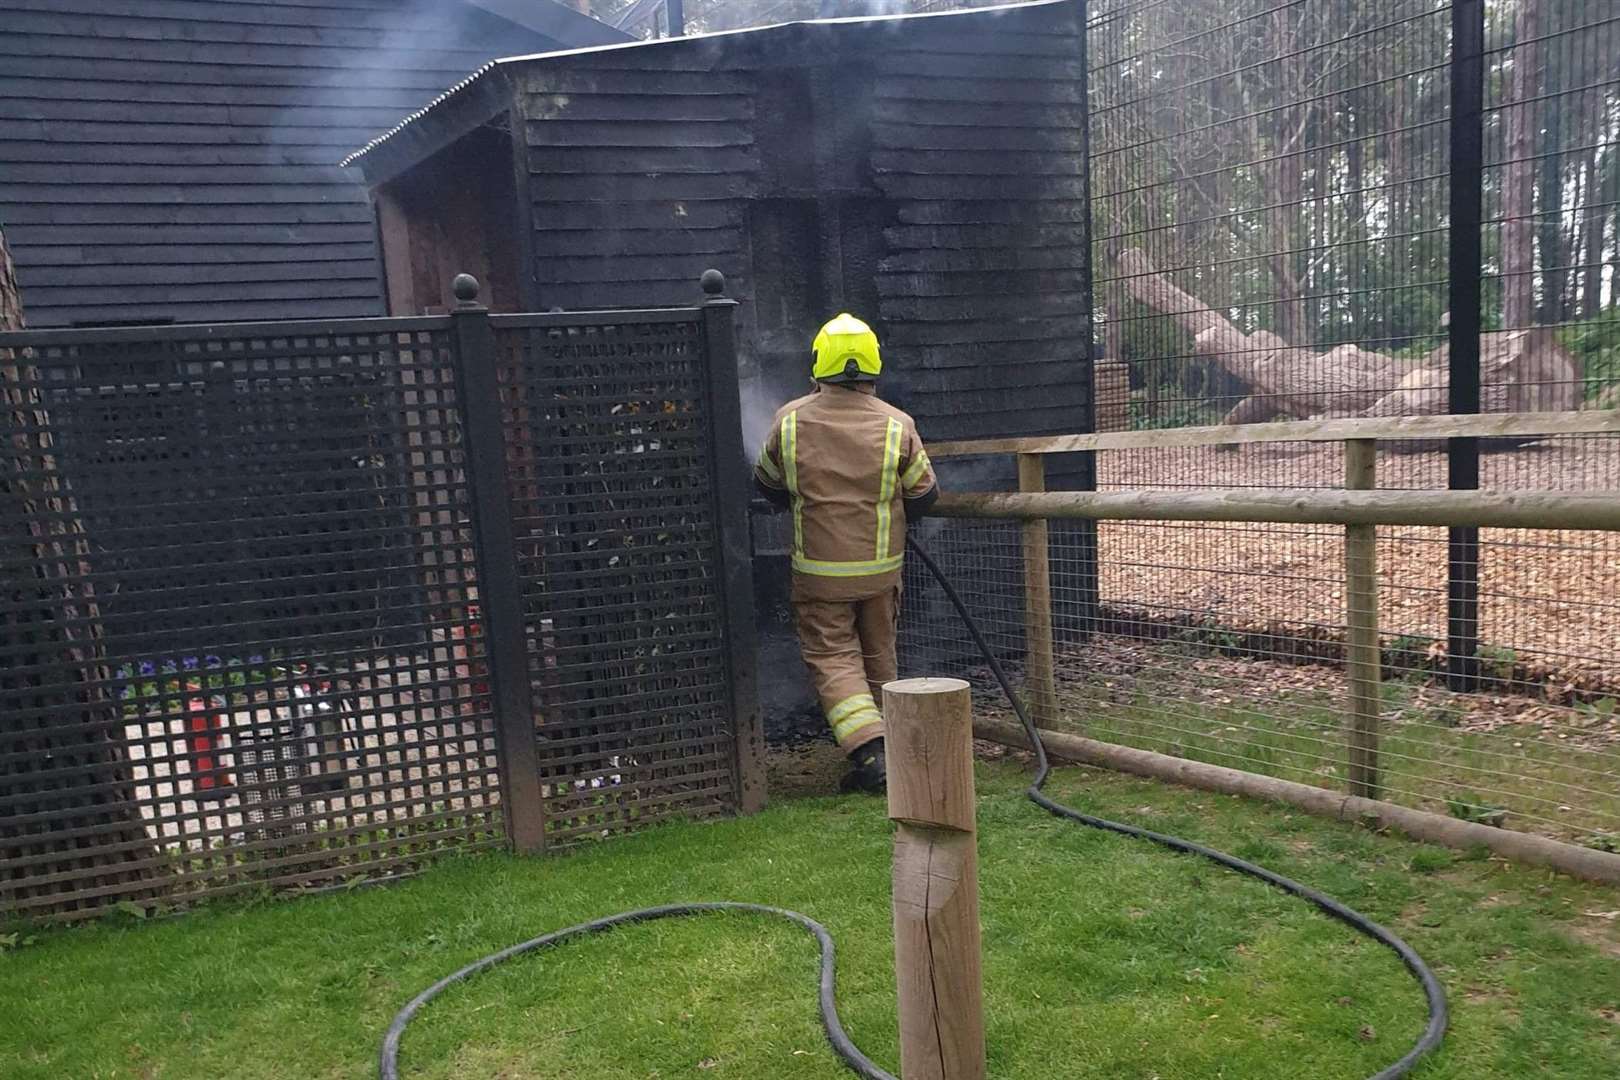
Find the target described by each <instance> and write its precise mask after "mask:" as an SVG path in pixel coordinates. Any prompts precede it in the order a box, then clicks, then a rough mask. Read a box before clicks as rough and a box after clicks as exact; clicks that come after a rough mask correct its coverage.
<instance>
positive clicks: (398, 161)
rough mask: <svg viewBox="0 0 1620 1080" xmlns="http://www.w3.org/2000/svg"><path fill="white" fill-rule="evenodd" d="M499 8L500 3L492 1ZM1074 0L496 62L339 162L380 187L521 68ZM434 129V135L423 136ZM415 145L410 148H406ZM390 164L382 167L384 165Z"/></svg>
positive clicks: (475, 118) (495, 106)
mask: <svg viewBox="0 0 1620 1080" xmlns="http://www.w3.org/2000/svg"><path fill="white" fill-rule="evenodd" d="M491 2H494V0H491ZM1073 2H1074V0H1034V2H1026V3H1017V2H1014V3H1009V4H1001V5H996V6H991V7H981V8H973V9H969V10H958V11H930V12H920V13H916V14H906V15H871V16H852V17H846V18H838V19H808V20H802V21H797V22H786V23H773V24H770V25H767V26H754V27H747V28H745V29H741V30H725V31H720V32H717V33H712V34H691V35H688V36H685V37H676V38H657V39H654V40H650V41H630V42H621V43H615V44H606V45H592V46H586V47H583V48H575V49H563V50H558V51H555V52H544V53H530V54H527V55H522V56H508V57H502V58H500V59H497V60H491V61H490V62H489V63H487V64H485V65H484V66H483V67H481V68H479V69H478V70H477V71H475V72H473V73H472V74H471V75H469V76H468V77H467V78H465V79H463V80H462V81H461V82H459V83H457V84H456V85H454V86H452V87H451V88H450V89H448V90H446V91H445V92H444V93H442V94H440V95H439V96H438V97H436V98H434V99H433V100H432V101H430V102H428V104H427V105H425V106H423V107H422V108H421V109H418V110H417V111H416V112H413V113H411V114H410V115H409V116H407V117H405V118H404V119H403V120H401V121H400V122H399V123H398V124H396V125H395V126H394V127H392V128H391V129H389V130H388V131H386V132H384V133H383V134H381V135H379V136H377V138H375V139H372V140H371V141H370V142H368V143H366V145H364V146H362V147H361V148H360V149H358V150H356V151H354V152H353V153H351V154H349V155H348V156H347V157H345V158H343V160H342V161H340V162H339V164H340V165H343V166H351V165H353V166H358V167H359V168H360V170H361V171H362V172H363V173H364V174H365V176H366V179H367V180H368V181H370V182H372V183H380V182H382V181H384V180H387V179H389V178H390V177H391V176H393V175H397V174H398V173H399V172H402V171H403V170H404V169H405V168H408V167H409V166H410V165H411V164H413V163H414V162H415V161H419V160H421V159H422V158H424V157H427V156H428V155H429V154H431V153H433V152H435V151H437V150H439V149H441V148H442V147H443V146H444V145H445V144H446V143H448V142H450V141H452V140H454V139H455V138H459V137H460V136H461V135H463V134H465V133H466V132H467V131H469V130H471V129H472V128H475V127H478V126H479V125H481V124H483V123H485V122H486V121H488V120H489V119H490V118H491V117H493V116H495V115H497V114H499V113H500V112H502V111H504V110H505V109H506V108H507V107H508V103H509V102H508V97H507V94H506V87H505V85H504V83H503V81H502V80H503V73H504V72H505V71H507V70H510V69H511V68H513V67H515V66H521V65H526V64H535V63H547V62H557V61H561V60H564V59H566V58H568V57H575V56H583V55H591V54H602V53H613V52H627V51H631V50H638V49H644V50H654V49H658V50H677V49H688V50H689V49H713V48H715V46H716V44H717V43H724V42H730V41H739V40H743V39H748V40H750V41H752V40H764V41H769V40H770V39H772V38H776V37H780V38H787V37H788V36H790V35H793V34H818V33H819V34H839V33H841V32H842V30H841V28H845V27H857V26H874V25H886V26H893V27H899V26H901V25H903V24H906V23H918V22H922V21H924V20H936V19H945V20H953V19H968V18H986V17H995V16H997V15H1000V14H1002V13H1005V12H1010V11H1020V10H1027V9H1030V8H1045V7H1053V6H1057V5H1060V4H1068V3H1073ZM422 128H432V130H431V131H425V130H419V129H422ZM405 144H410V145H405ZM383 158H386V159H388V160H386V161H382V160H379V159H383Z"/></svg>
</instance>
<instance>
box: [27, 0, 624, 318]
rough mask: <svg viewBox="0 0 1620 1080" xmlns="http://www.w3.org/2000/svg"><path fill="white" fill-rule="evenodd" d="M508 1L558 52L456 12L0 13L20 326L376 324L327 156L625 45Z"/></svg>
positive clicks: (349, 203) (370, 290)
mask: <svg viewBox="0 0 1620 1080" xmlns="http://www.w3.org/2000/svg"><path fill="white" fill-rule="evenodd" d="M492 6H499V5H492ZM527 6H528V8H529V9H530V10H531V11H534V12H540V13H542V14H548V13H549V16H550V17H552V18H553V19H554V20H555V21H558V22H559V25H560V29H559V30H558V34H559V35H561V38H562V40H559V37H554V36H549V35H547V34H543V33H539V32H536V31H534V30H531V29H527V28H525V27H523V26H519V25H516V24H515V23H513V22H510V21H508V20H506V19H503V18H500V17H497V16H495V15H492V14H490V13H488V12H486V11H484V10H481V9H480V8H479V7H477V6H475V5H474V4H473V3H469V2H463V0H276V2H273V3H263V2H259V0H0V224H3V225H4V226H5V227H6V229H7V233H8V236H9V238H10V240H11V244H12V249H13V254H14V256H15V258H16V261H17V266H18V275H19V277H20V279H21V282H22V288H23V296H24V300H25V302H26V303H27V306H28V311H29V318H30V321H31V322H32V323H33V324H34V325H35V326H36V327H47V326H60V325H67V324H72V323H107V322H162V321H219V320H240V319H269V318H312V317H319V316H347V315H366V314H376V313H379V312H380V311H381V309H382V302H381V288H380V285H379V275H378V266H377V256H376V241H375V230H374V225H373V219H372V213H371V208H370V206H369V205H368V201H367V197H366V192H365V189H364V188H363V187H362V186H360V185H357V184H356V183H354V180H353V178H352V177H350V176H348V175H346V174H345V173H344V172H343V170H341V169H339V168H337V167H336V163H337V161H338V159H339V158H341V157H342V156H343V154H344V153H345V152H346V151H347V150H349V149H352V148H353V147H354V146H356V145H359V144H360V143H362V142H364V141H365V140H366V139H368V138H370V137H371V136H372V135H374V134H376V133H377V132H379V131H382V130H385V129H386V128H388V127H389V126H390V125H392V124H393V123H394V122H396V121H397V120H398V119H399V117H400V116H401V115H402V114H404V113H407V112H409V111H411V110H412V109H416V108H419V107H420V106H422V105H423V104H424V103H426V102H427V101H429V100H430V99H432V98H433V97H434V96H435V94H437V93H439V92H440V91H442V90H443V89H444V88H445V87H448V86H450V85H451V84H453V83H455V82H457V81H458V80H460V79H463V78H465V77H466V76H467V75H468V74H469V73H470V72H472V71H474V70H476V69H477V68H478V67H479V66H480V65H482V64H484V63H485V62H486V61H488V60H489V59H490V58H491V57H494V56H498V55H510V54H512V53H515V52H539V51H544V50H547V49H555V48H560V47H563V46H564V45H579V44H587V43H596V42H602V41H610V40H617V39H620V38H622V37H623V35H619V34H618V33H617V32H616V31H613V30H611V29H609V28H608V27H606V26H602V25H601V24H597V23H594V22H592V21H591V20H589V19H585V18H583V17H582V16H577V15H575V14H574V13H572V12H564V11H563V9H561V8H560V7H557V6H556V5H555V4H553V3H552V0H532V3H530V4H528V5H527ZM553 8H555V9H556V10H555V11H552V10H551V9H553ZM558 13H561V14H558Z"/></svg>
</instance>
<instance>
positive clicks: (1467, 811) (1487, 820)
mask: <svg viewBox="0 0 1620 1080" xmlns="http://www.w3.org/2000/svg"><path fill="white" fill-rule="evenodd" d="M1446 809H1447V810H1448V811H1449V812H1450V813H1451V816H1452V817H1454V818H1456V819H1458V820H1459V821H1471V822H1473V823H1474V824H1476V825H1494V826H1495V827H1496V828H1498V829H1500V828H1501V827H1502V826H1503V825H1504V824H1505V823H1506V822H1507V814H1508V812H1507V807H1505V806H1496V805H1495V804H1493V803H1490V802H1487V801H1485V800H1484V799H1482V798H1481V797H1480V796H1478V795H1475V794H1474V793H1473V792H1471V791H1464V792H1461V793H1459V794H1457V795H1453V796H1451V797H1450V798H1448V799H1446Z"/></svg>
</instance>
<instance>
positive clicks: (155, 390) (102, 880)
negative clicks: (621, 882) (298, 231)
mask: <svg viewBox="0 0 1620 1080" xmlns="http://www.w3.org/2000/svg"><path fill="white" fill-rule="evenodd" d="M449 327H450V322H449V320H448V319H417V320H391V321H385V320H369V321H357V322H343V323H309V324H295V323H288V324H266V325H242V326H201V327H174V328H167V329H163V328H156V329H154V328H142V329H138V330H137V329H131V330H110V331H109V330H103V331H55V332H39V333H24V334H14V335H9V336H7V337H5V338H4V339H3V340H0V350H3V351H0V356H3V357H5V358H6V359H5V360H4V363H3V371H4V390H5V400H6V406H7V420H8V426H7V435H8V443H7V447H6V449H7V451H8V453H7V455H6V457H5V458H4V459H3V464H4V466H5V471H4V475H3V477H0V498H3V499H4V502H5V506H4V511H5V512H4V515H3V520H4V531H3V534H0V536H3V542H4V550H3V552H0V579H3V585H4V589H3V591H0V672H3V674H0V717H3V724H0V912H4V913H6V914H15V915H21V916H34V915H47V914H71V915H75V916H83V915H86V914H91V913H94V912H96V911H100V910H103V909H106V908H108V907H112V906H115V905H117V904H119V903H120V902H124V901H130V900H135V901H141V902H145V901H147V900H149V899H154V898H155V899H157V900H159V901H172V900H180V899H194V898H198V897H202V896H206V895H218V894H224V893H230V892H233V891H238V890H241V889H245V888H250V887H258V886H260V885H262V884H264V883H267V882H269V883H276V884H280V885H317V884H322V883H327V882H338V881H343V880H346V879H349V878H351V877H353V876H355V875H368V876H376V875H380V874H387V873H393V872H397V871H400V870H402V869H406V868H409V867H410V866H412V865H414V864H416V863H417V862H419V861H420V860H421V859H422V858H423V857H424V856H426V855H427V854H428V853H430V852H431V851H433V850H435V849H437V848H440V847H443V846H446V845H452V844H453V845H456V846H467V845H474V846H476V845H481V844H488V843H495V842H498V841H499V840H500V839H501V831H500V815H499V808H498V806H497V801H498V782H497V771H496V758H495V742H494V737H493V732H494V726H493V722H492V719H491V709H490V702H489V698H488V694H487V692H486V691H485V690H484V688H483V686H482V683H481V681H480V678H479V675H478V670H477V668H478V637H477V634H476V632H475V631H473V628H474V627H475V626H476V625H477V623H476V622H475V621H474V619H473V618H472V612H471V610H470V609H469V606H468V600H469V597H468V595H467V582H468V578H469V577H470V570H471V554H470V540H469V534H468V529H467V521H468V516H469V498H468V492H467V489H466V485H465V483H464V481H463V478H462V462H461V450H460V442H461V430H460V421H459V419H458V413H457V407H458V403H457V401H456V392H455V385H454V378H453V374H452V372H453V366H452V355H451V338H450V331H449Z"/></svg>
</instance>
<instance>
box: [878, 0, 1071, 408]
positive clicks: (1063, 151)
mask: <svg viewBox="0 0 1620 1080" xmlns="http://www.w3.org/2000/svg"><path fill="white" fill-rule="evenodd" d="M1074 10H1075V9H1071V8H1060V9H1056V10H1055V11H1050V10H1049V11H1045V12H1030V13H1018V15H1016V16H1014V15H1009V17H1008V18H1009V19H1013V18H1022V19H1023V20H1024V21H1025V22H1026V24H1027V23H1028V22H1029V21H1030V19H1031V17H1038V18H1041V19H1044V20H1046V21H1047V23H1048V24H1049V25H1048V26H1047V31H1048V32H1046V33H1043V34H1041V35H1039V36H1033V35H1027V34H1024V33H1022V32H1019V31H1018V30H1016V29H1013V28H1012V26H1009V27H1008V28H1007V29H1005V30H997V31H996V32H993V33H989V34H985V33H974V32H972V31H971V30H969V29H967V28H965V27H964V28H961V29H958V28H955V27H953V26H952V25H951V24H949V23H944V24H940V28H939V29H929V30H927V31H926V32H924V33H920V34H917V35H913V36H911V37H908V38H906V39H905V40H904V41H903V42H901V43H899V44H898V45H897V47H895V48H892V49H889V50H886V51H885V52H883V53H882V54H880V55H879V56H878V58H877V73H878V75H877V83H876V108H875V112H874V115H875V116H876V117H877V119H878V122H877V123H875V125H874V136H875V141H874V148H873V153H872V170H873V173H874V175H875V178H876V183H877V186H878V187H879V188H880V189H881V190H882V191H883V192H884V194H885V195H886V196H887V197H888V198H889V199H890V200H891V201H892V202H893V204H894V205H895V208H896V216H897V217H898V219H899V224H898V225H896V226H895V227H892V228H890V229H888V230H887V232H886V234H885V239H886V241H887V254H886V256H885V258H884V259H883V261H882V263H881V266H880V272H879V274H878V276H877V285H878V291H879V294H880V296H881V302H880V310H881V312H882V321H883V325H884V327H885V329H886V330H887V332H888V336H887V340H886V345H887V349H888V355H889V357H890V358H891V362H892V363H893V364H894V367H895V368H896V369H897V371H898V376H899V377H898V380H897V381H898V382H899V384H900V385H899V386H898V389H899V392H900V394H901V396H902V397H903V398H904V401H905V404H906V407H907V408H908V409H909V410H910V411H911V412H912V414H913V415H914V416H915V417H916V418H917V422H918V426H919V429H920V430H921V431H922V434H923V436H924V438H927V439H935V440H938V439H959V438H976V437H981V436H990V435H1003V434H1013V433H1017V434H1031V435H1032V434H1040V433H1045V432H1063V431H1073V430H1076V429H1077V428H1078V426H1079V420H1080V416H1081V413H1082V410H1083V409H1084V407H1085V404H1086V400H1087V395H1088V393H1089V380H1088V379H1087V378H1086V377H1085V371H1084V365H1083V357H1084V350H1083V342H1084V332H1085V320H1086V308H1087V303H1088V297H1087V295H1086V290H1085V274H1086V270H1085V267H1086V258H1087V236H1086V227H1085V216H1086V215H1085V204H1084V202H1083V198H1084V191H1083V184H1082V179H1081V172H1080V170H1081V163H1082V161H1083V157H1082V155H1083V154H1084V153H1085V128H1084V113H1083V94H1084V92H1085V79H1084V70H1083V67H1082V65H1081V58H1080V39H1079V37H1078V35H1077V33H1076V32H1075V27H1074V25H1073V11H1074ZM1065 16H1066V18H1065ZM1065 24H1066V25H1065ZM1013 25H1016V24H1013ZM968 402H971V407H964V405H965V403H968Z"/></svg>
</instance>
